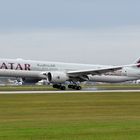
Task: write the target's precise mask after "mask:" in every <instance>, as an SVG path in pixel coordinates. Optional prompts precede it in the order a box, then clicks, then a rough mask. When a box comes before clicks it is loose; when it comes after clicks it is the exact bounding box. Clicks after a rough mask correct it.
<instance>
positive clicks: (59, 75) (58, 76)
mask: <svg viewBox="0 0 140 140" xmlns="http://www.w3.org/2000/svg"><path fill="white" fill-rule="evenodd" d="M47 77H48V81H49V82H51V83H64V82H66V81H67V80H69V77H68V75H67V74H66V73H64V72H49V73H48V75H47Z"/></svg>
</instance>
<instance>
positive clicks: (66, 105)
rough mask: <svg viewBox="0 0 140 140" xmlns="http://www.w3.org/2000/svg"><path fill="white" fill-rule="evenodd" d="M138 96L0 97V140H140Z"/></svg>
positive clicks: (91, 94) (139, 96)
mask: <svg viewBox="0 0 140 140" xmlns="http://www.w3.org/2000/svg"><path fill="white" fill-rule="evenodd" d="M139 139H140V93H90V94H89V93H82V94H80V93H70V94H67V93H66V94H34V95H32V94H28V95H27V94H26V95H24V94H22V95H19V94H18V95H17V94H15V95H0V140H139Z"/></svg>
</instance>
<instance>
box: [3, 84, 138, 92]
mask: <svg viewBox="0 0 140 140" xmlns="http://www.w3.org/2000/svg"><path fill="white" fill-rule="evenodd" d="M82 87H83V88H90V87H91V88H93V87H94V88H97V89H99V90H116V89H120V90H121V89H140V85H139V84H97V85H93V86H91V85H82ZM52 90H58V89H54V88H52V86H49V85H42V86H38V85H27V86H25V85H24V86H8V85H7V86H0V91H52Z"/></svg>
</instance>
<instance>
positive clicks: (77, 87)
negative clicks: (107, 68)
mask: <svg viewBox="0 0 140 140" xmlns="http://www.w3.org/2000/svg"><path fill="white" fill-rule="evenodd" d="M68 88H71V89H75V90H81V89H82V88H81V86H78V85H68Z"/></svg>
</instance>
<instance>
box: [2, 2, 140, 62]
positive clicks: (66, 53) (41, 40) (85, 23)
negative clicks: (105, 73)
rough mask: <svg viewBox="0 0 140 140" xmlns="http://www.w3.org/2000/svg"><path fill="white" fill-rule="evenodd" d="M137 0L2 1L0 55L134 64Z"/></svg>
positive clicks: (139, 38) (138, 35)
mask: <svg viewBox="0 0 140 140" xmlns="http://www.w3.org/2000/svg"><path fill="white" fill-rule="evenodd" d="M139 6H140V1H139V0H3V1H2V0H0V55H1V56H0V57H1V58H24V59H34V60H46V61H63V62H76V63H91V64H112V65H121V64H128V63H129V64H130V63H133V62H134V61H135V59H136V58H138V57H140V8H139Z"/></svg>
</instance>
